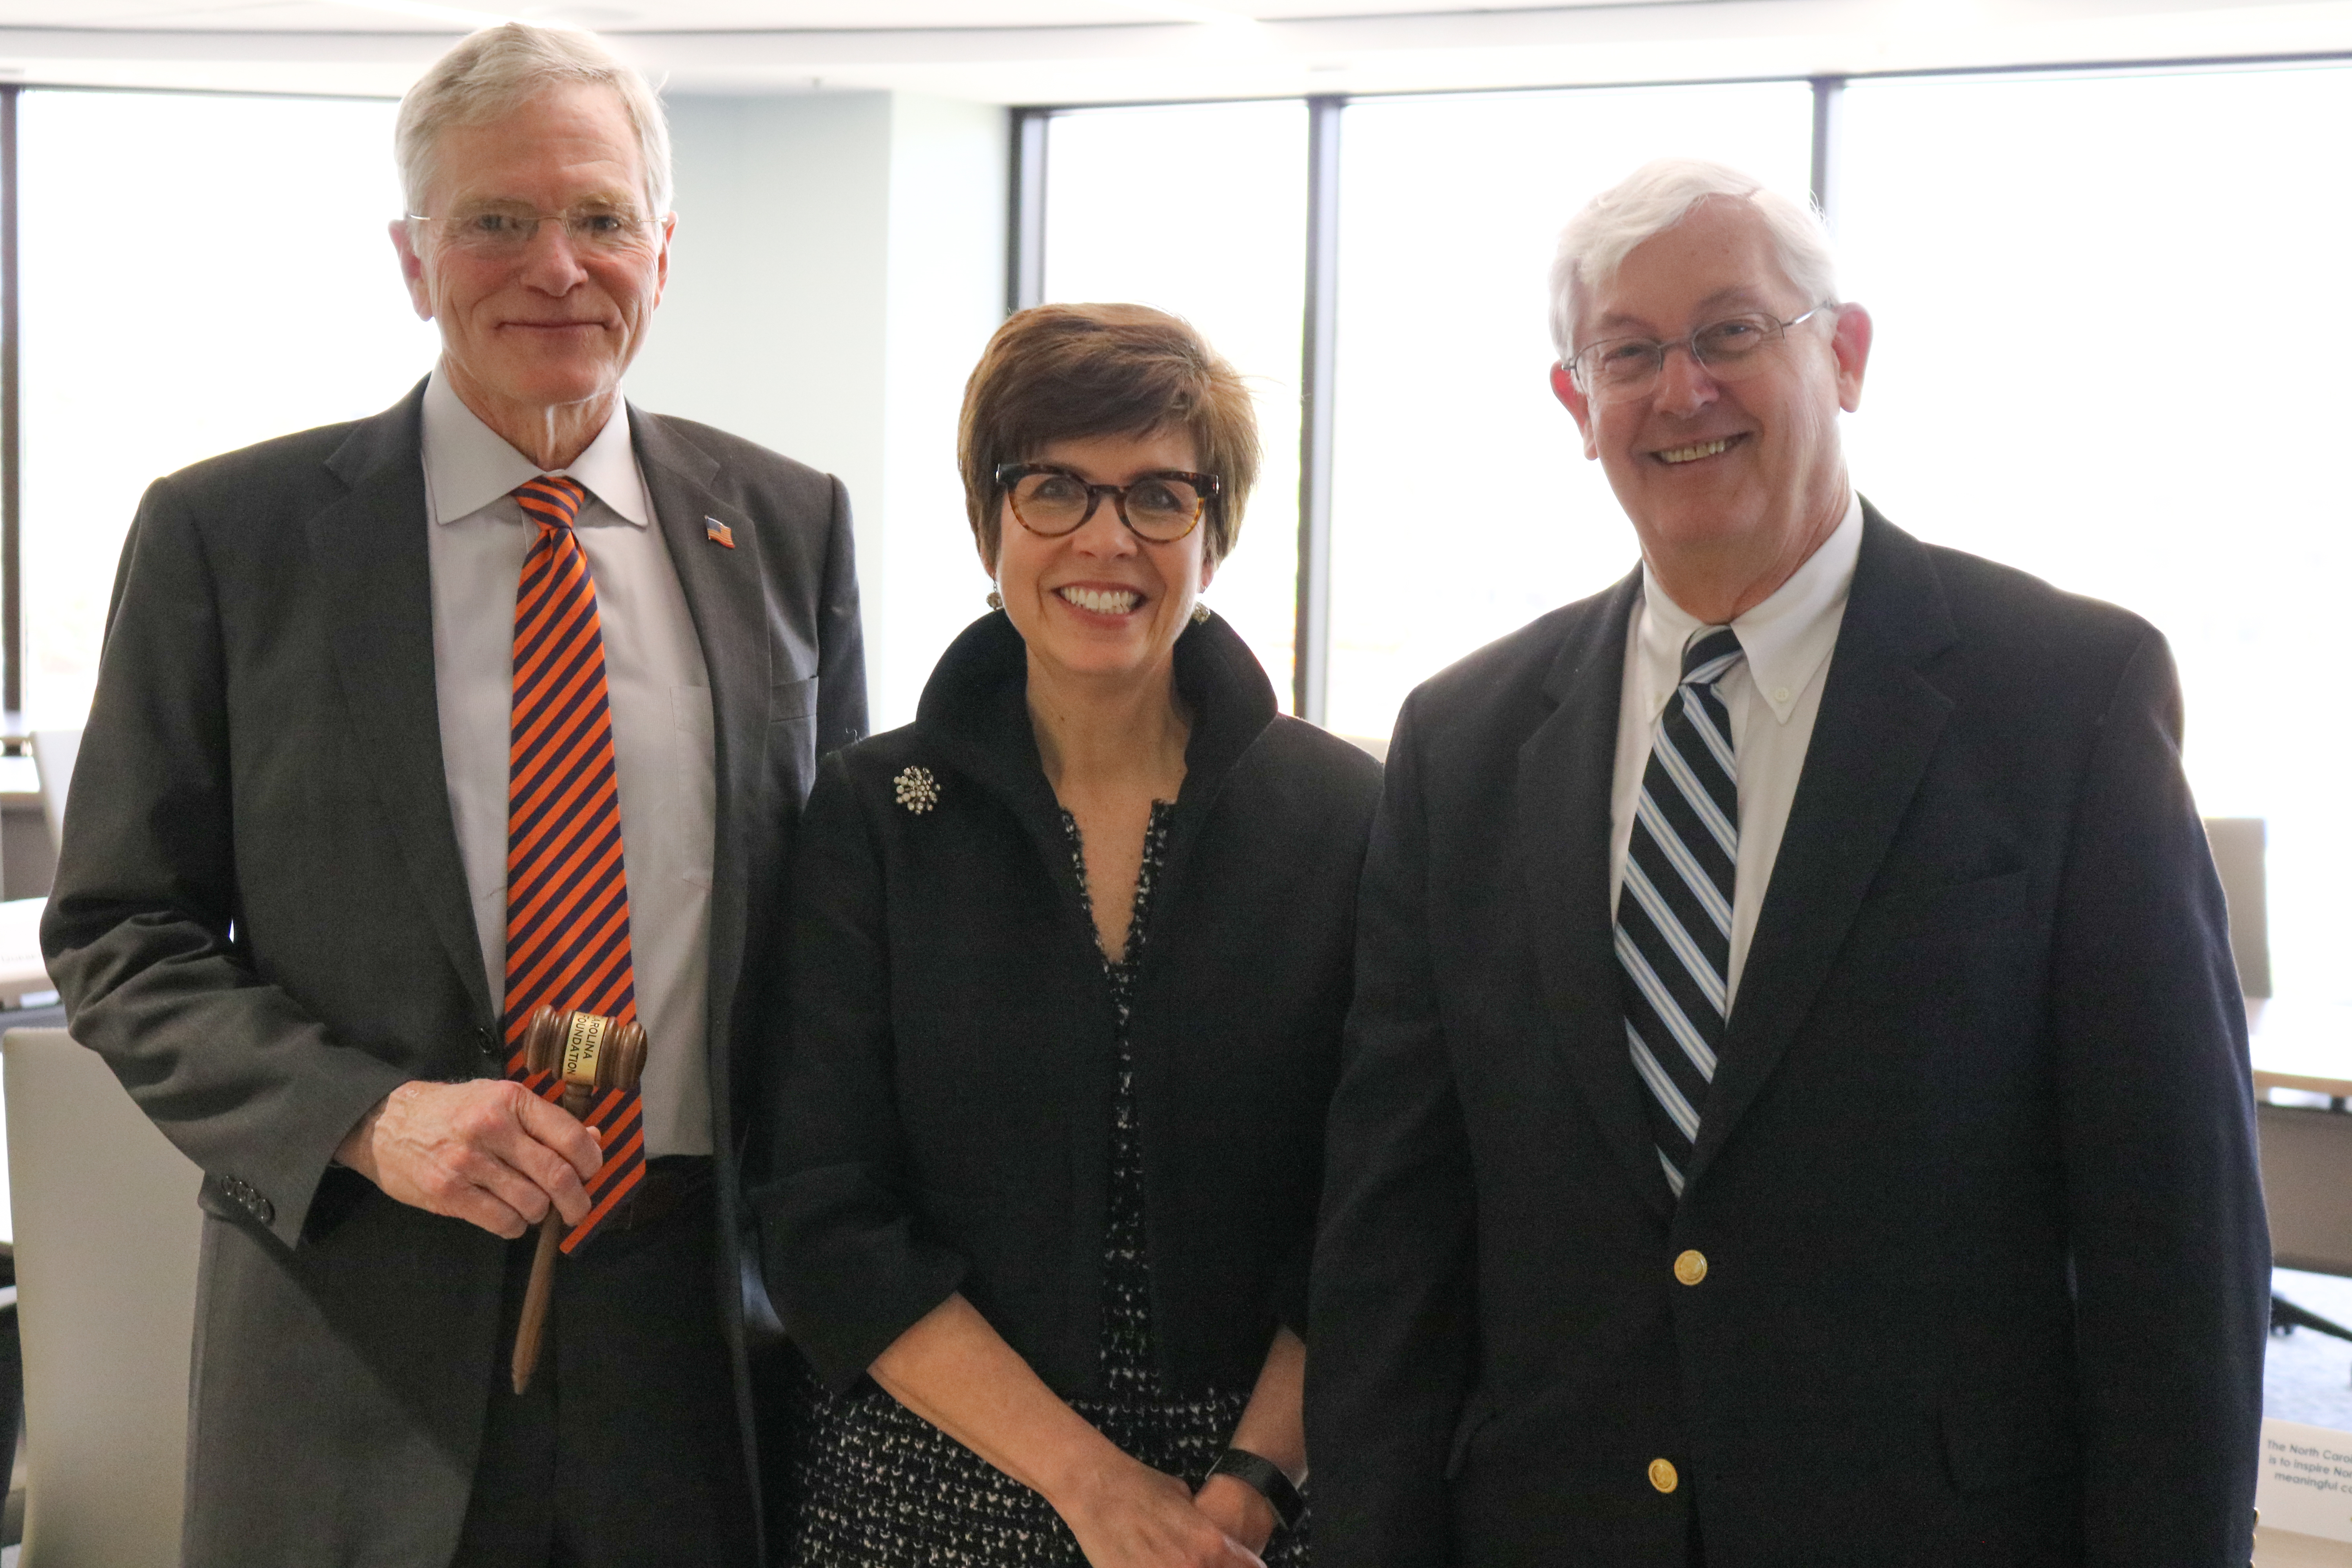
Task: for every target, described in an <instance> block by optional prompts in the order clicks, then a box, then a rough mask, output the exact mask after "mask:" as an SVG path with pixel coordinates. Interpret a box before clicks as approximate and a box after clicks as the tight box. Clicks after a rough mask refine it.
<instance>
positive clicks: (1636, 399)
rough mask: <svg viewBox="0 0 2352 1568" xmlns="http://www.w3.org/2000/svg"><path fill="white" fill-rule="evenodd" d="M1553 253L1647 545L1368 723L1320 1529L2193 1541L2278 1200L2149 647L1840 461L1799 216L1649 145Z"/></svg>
mask: <svg viewBox="0 0 2352 1568" xmlns="http://www.w3.org/2000/svg"><path fill="white" fill-rule="evenodd" d="M1553 279H1554V314H1553V328H1554V333H1555V337H1556V341H1557V344H1558V349H1559V358H1558V361H1557V363H1556V364H1555V365H1554V367H1553V369H1552V372H1551V382H1552V387H1553V390H1554V392H1555V393H1556V394H1557V395H1558V396H1559V400H1560V402H1561V403H1563V404H1564V405H1566V406H1567V409H1568V412H1569V413H1570V416H1572V417H1573V418H1574V419H1575V421H1576V424H1577V427H1578V429H1579V430H1580V432H1581V433H1582V436H1583V438H1584V450H1585V455H1586V456H1587V457H1588V458H1596V459H1598V460H1599V461H1600V463H1601V467H1602V468H1603V469H1604V470H1605V471H1606V473H1607V475H1608V478H1609V480H1610V484H1611V486H1612V489H1614V490H1615V492H1616V495H1617V500H1618V501H1619V503H1620V505H1621V506H1622V508H1623V510H1624V511H1625V513H1626V516H1627V517H1628V518H1629V519H1630V520H1631V521H1632V522H1633V531H1634V534H1635V536H1636V538H1637V539H1638V541H1639V542H1640V545H1641V554H1642V559H1641V563H1640V565H1639V567H1638V568H1637V569H1636V570H1634V571H1633V573H1631V574H1629V575H1627V576H1626V577H1625V578H1624V579H1623V580H1622V581H1621V582H1619V583H1618V584H1616V585H1615V586H1614V587H1612V588H1611V589H1609V590H1608V591H1606V592H1605V593H1602V594H1601V595H1596V596H1595V597H1592V598H1590V599H1586V600H1583V601H1581V602H1580V603H1577V604H1572V605H1568V606H1567V607H1565V608H1563V609H1560V610H1556V611H1554V612H1552V613H1551V614H1549V615H1548V616H1543V617H1542V618H1540V619H1538V620H1537V621H1535V622H1534V623H1532V624H1531V625H1529V626H1526V627H1524V628H1523V629H1521V630H1519V631H1517V632H1515V633H1513V634H1512V635H1511V636H1509V637H1505V638H1503V639H1502V640H1501V641H1499V642H1496V643H1495V644H1493V645H1492V646H1490V647H1486V648H1485V649H1483V650H1482V651H1480V652H1478V653H1475V654H1473V655H1472V656H1470V657H1469V658H1466V659H1465V660H1464V661H1462V662H1461V663H1460V664H1458V665H1456V666H1454V668H1451V669H1448V670H1446V671H1444V672H1443V673H1441V674H1439V675H1438V676H1436V677H1435V678H1433V679H1431V680H1430V681H1428V682H1427V683H1425V684H1424V685H1423V686H1422V687H1421V688H1420V689H1418V690H1416V691H1415V692H1414V693H1413V694H1412V697H1411V698H1410V699H1409V700H1407V702H1406V703H1405V706H1404V710H1403V712H1402V716H1401V717H1400V718H1399V719H1398V721H1397V729H1396V735H1395V739H1394V741H1393V742H1392V744H1391V749H1390V752H1389V757H1388V764H1389V765H1388V773H1387V779H1386V784H1385V794H1384V795H1383V798H1382V803H1381V810H1380V815H1379V818H1378V822H1377V825H1376V826H1375V827H1374V829H1373V836H1372V843H1371V848H1370V858H1369V860H1368V862H1367V865H1366V868H1365V876H1364V885H1363V897H1362V902H1361V906H1360V910H1359V916H1358V919H1359V928H1358V929H1359V947H1358V953H1357V964H1356V973H1357V994H1356V1000H1355V1005H1354V1009H1353V1011H1352V1013H1351V1015H1350V1016H1349V1030H1348V1038H1347V1042H1346V1046H1345V1055H1344V1060H1343V1065H1342V1068H1341V1078H1340V1082H1339V1089H1338V1093H1337V1097H1336V1099H1335V1101H1334V1104H1333V1109H1332V1120H1331V1125H1330V1131H1329V1142H1328V1151H1329V1166H1328V1181H1327V1183H1326V1186H1325V1196H1324V1209H1323V1220H1322V1227H1321V1231H1320V1235H1319V1237H1318V1249H1317V1253H1316V1258H1315V1269H1314V1286H1313V1292H1312V1308H1311V1311H1310V1316H1309V1330H1310V1331H1309V1333H1308V1336H1307V1342H1308V1345H1309V1347H1310V1353H1309V1357H1308V1364H1307V1446H1308V1451H1309V1452H1310V1453H1311V1455H1312V1456H1313V1458H1314V1465H1315V1470H1314V1482H1315V1511H1316V1519H1317V1540H1316V1552H1317V1561H1318V1563H1319V1564H1321V1568H1440V1565H1441V1564H1458V1565H1461V1568H1505V1565H1513V1568H1517V1565H1522V1564H1532V1563H1542V1564H1546V1565H1547V1568H1549V1565H1559V1568H1570V1565H1582V1564H1591V1565H1593V1568H1694V1565H1697V1564H1702V1563H1704V1564H1707V1565H1709V1568H1780V1565H1786V1568H1900V1565H1906V1564H1928V1563H1937V1564H1951V1565H1953V1568H2029V1565H2033V1568H2040V1565H2050V1568H2057V1565H2060V1564H2098V1565H2101V1568H2126V1565H2128V1568H2159V1565H2179V1568H2191V1565H2194V1568H2239V1565H2241V1564H2242V1563H2245V1562H2246V1560H2247V1555H2248V1551H2249V1546H2250V1538H2251V1534H2252V1523H2253V1520H2252V1500H2253V1498H2252V1494H2253V1479H2254V1458H2255V1454H2254V1441H2255V1433H2256V1430H2257V1425H2258V1422H2259V1418H2260V1415H2261V1398H2262V1361H2263V1330H2264V1326H2265V1322H2266V1310H2265V1308H2266V1298H2267V1289H2268V1274H2267V1265H2268V1260H2269V1259H2268V1240H2267V1236H2266V1233H2265V1230H2264V1226H2263V1206H2262V1190H2261V1184H2260V1181H2259V1178H2258V1176H2257V1174H2256V1168H2255V1159H2254V1135H2253V1124H2252V1089H2251V1086H2250V1083H2249V1073H2248V1069H2247V1061H2246V1034H2245V1020H2244V1016H2243V1011H2242V1005H2241V1002H2240V997H2239V994H2238V987H2237V981H2236V975H2235V972H2234V969H2233V967H2232V964H2231V957H2230V949H2229V942H2228V935H2227V922H2226V919H2225V916H2224V912H2223V909H2222V903H2221V889H2220V886H2219V884H2218V882H2217V880H2216V879H2215V877H2214V873H2213V869H2212V865H2211V862H2210V858H2209V856H2208V853H2207V849H2206V846H2205V839H2204V835H2203V833H2202V831H2201V830H2200V825H2199V822H2198V818H2197V813H2196V808H2195V805H2194V804H2193V802H2192V801H2191V800H2190V798H2189V789H2188V785H2187V783H2186V781H2185V780H2184V778H2183V776H2182V773H2181V768H2180V758H2179V746H2180V733H2181V711H2180V693H2179V685H2178V682H2177V681H2176V679H2175V677H2174V673H2173V668H2172V662H2171V658H2170V656H2169V654H2168V652H2167V649H2166V646H2165V641H2164V638H2163V637H2162V636H2161V635H2159V634H2158V632H2157V631H2156V630H2155V629H2154V628H2153V627H2151V626H2148V625H2147V623H2146V622H2144V621H2142V620H2140V619H2139V618H2138V617H2137V616H2132V615H2130V614H2129V613H2127V612H2126V611H2124V610H2120V609H2117V608H2116V607H2114V606H2113V605H2103V604H2098V603H2095V602H2094V601H2091V600H2087V599H2081V598H2075V597H2073V596H2070V595H2064V594H2062V593H2059V592H2058V591H2056V590H2055V589H2053V588H2052V587H2050V586H2049V585H2048V584H2043V583H2041V582H2038V581H2036V580H2035V579H2033V578H2032V577H2028V576H2026V575H2025V574H2022V573H2019V572H2015V571H2012V570H2010V569H2008V568H2006V567H2002V566H1999V565H1995V564H1993V563H1990V562H1987V561H1983V560H1979V559H1977V558H1975V557H1973V556H1969V555H1965V554H1962V553H1960V552H1958V551H1954V550H1948V549H1941V548H1937V547H1935V546H1931V545H1927V544H1923V543H1921V542H1919V541H1917V540H1916V539H1914V538H1912V537H1911V536H1910V535H1908V534H1906V533H1904V532H1903V531H1900V530H1899V529H1897V528H1895V526H1894V525H1893V524H1892V523H1890V522H1888V521H1886V520H1885V518H1884V517H1882V516H1880V515H1879V514H1878V512H1877V511H1876V510H1875V509H1874V508H1873V507H1872V506H1871V505H1870V504H1869V503H1868V502H1866V501H1864V500H1861V499H1860V498H1859V497H1858V496H1857V495H1856V494H1855V493H1854V492H1853V489H1852V487H1851V486H1850V484H1849V483H1848V481H1847V479H1846V471H1845V464H1844V459H1843V456H1842V454H1841V451H1840V447H1839V438H1838V416H1839V415H1840V413H1841V411H1852V410H1853V409H1854V408H1855V407H1856V406H1857V405H1858V403H1859V401H1860V398H1861V394H1862V385H1863V373H1864V367H1865V365H1866V363H1867V361H1868V358H1869V353H1870V346H1871V331H1872V328H1871V321H1870V317H1869V315H1868V314H1867V313H1866V312H1864V310H1862V308H1861V307H1859V306H1857V305H1853V304H1851V303H1846V302H1843V301H1842V300H1840V298H1839V295H1838V292H1837V287H1836V279H1835V277H1834V268H1833V264H1832V256H1831V253H1830V248H1829V245H1828V241H1827V237H1826V235H1825V233H1824V232H1823V230H1822V226H1821V224H1820V222H1819V221H1818V219H1817V218H1816V217H1815V216H1814V215H1813V214H1812V212H1811V209H1810V208H1809V207H1808V206H1805V205H1801V204H1799V203H1797V202H1794V201H1790V200H1789V199H1787V198H1784V197H1780V196H1777V195H1773V194H1772V193H1771V192H1769V190H1766V189H1764V188H1762V187H1761V186H1760V185H1759V184H1758V182H1756V181H1754V180H1752V179H1749V178H1748V177H1746V176H1744V175H1742V174H1738V173H1736V172H1735V171H1732V170H1729V169H1726V168H1723V167H1721V166H1719V165H1716V164H1709V163H1692V162H1681V161H1677V162H1669V163H1654V164H1651V165H1649V166H1647V167H1645V168H1643V169H1642V170H1640V171H1639V172H1638V173H1636V174H1633V176H1632V177H1631V178H1630V179H1628V180H1626V181H1625V182H1624V183H1623V184H1621V185H1619V186H1617V187H1616V188H1615V189H1613V190H1611V191H1609V192H1606V193H1605V194H1603V195H1601V196H1599V197H1597V198H1595V199H1594V200H1593V202H1592V203H1591V205H1589V206H1587V207H1586V208H1585V209H1584V210H1583V211H1582V212H1581V213H1580V214H1579V215H1578V216H1577V217H1576V218H1575V220H1574V221H1573V222H1571V223H1570V225H1569V226H1568V228H1567V230H1566V231H1565V233H1564V234H1563V235H1562V237H1561V241H1560V249H1559V261H1558V265H1557V266H1556V268H1555V269H1554V274H1553ZM1997 457H1998V454H1973V455H1964V454H1955V458H1954V460H1955V461H1963V460H1968V461H1982V460H1986V459H1987V458H1997Z"/></svg>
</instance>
